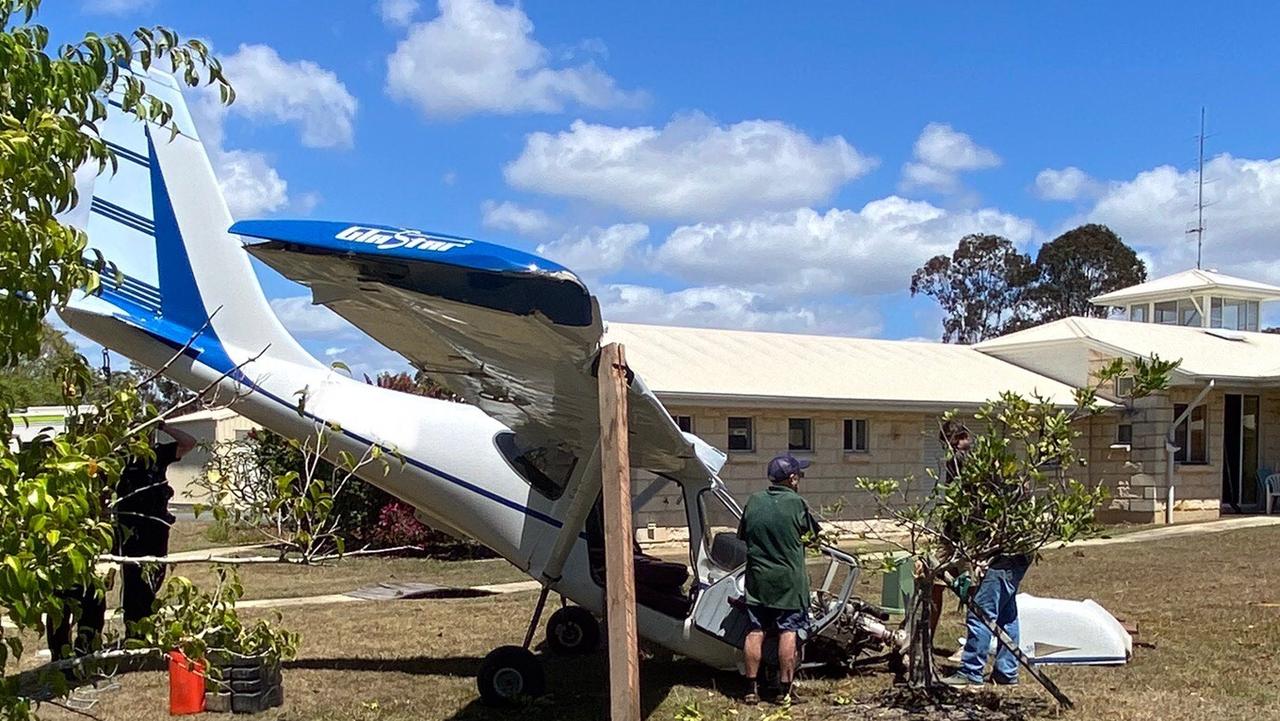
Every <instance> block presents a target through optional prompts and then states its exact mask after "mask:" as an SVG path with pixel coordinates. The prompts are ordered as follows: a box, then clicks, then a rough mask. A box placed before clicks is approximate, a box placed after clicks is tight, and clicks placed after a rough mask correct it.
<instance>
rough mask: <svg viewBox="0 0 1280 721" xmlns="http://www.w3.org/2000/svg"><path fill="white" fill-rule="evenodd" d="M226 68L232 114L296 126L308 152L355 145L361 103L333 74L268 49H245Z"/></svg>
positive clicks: (224, 63)
mask: <svg viewBox="0 0 1280 721" xmlns="http://www.w3.org/2000/svg"><path fill="white" fill-rule="evenodd" d="M222 67H223V71H224V72H225V73H226V75H227V78H228V79H229V80H230V81H231V84H232V85H233V86H234V87H235V89H236V101H235V103H233V104H232V105H231V107H230V108H227V110H228V111H229V112H232V113H234V114H236V115H242V116H244V117H246V118H250V119H252V120H257V121H263V120H265V121H272V122H276V123H291V124H294V125H297V126H298V128H299V130H300V131H301V136H300V139H301V141H302V144H303V145H305V146H307V147H308V148H333V147H350V146H351V143H352V138H353V136H354V134H355V128H354V119H355V114H356V108H357V103H356V99H355V98H354V97H352V95H351V93H350V92H348V91H347V86H346V85H343V83H342V81H341V80H339V79H338V76H337V75H336V74H334V73H333V71H330V70H325V69H324V68H322V67H320V66H319V65H316V64H315V63H313V62H311V61H310V60H295V61H291V62H290V61H285V60H283V59H282V58H281V57H280V54H279V53H277V52H276V51H275V49H274V48H272V47H269V46H267V45H241V46H240V48H239V50H237V51H236V52H235V53H234V54H232V55H229V56H227V57H226V58H224V59H223V61H222Z"/></svg>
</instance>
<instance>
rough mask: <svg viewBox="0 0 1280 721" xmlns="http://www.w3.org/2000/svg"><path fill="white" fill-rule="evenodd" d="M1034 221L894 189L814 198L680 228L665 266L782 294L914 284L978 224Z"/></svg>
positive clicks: (1016, 226)
mask: <svg viewBox="0 0 1280 721" xmlns="http://www.w3.org/2000/svg"><path fill="white" fill-rule="evenodd" d="M1035 232H1036V228H1035V225H1034V223H1032V222H1031V221H1029V220H1025V219H1023V218H1019V217H1017V216H1014V215H1010V214H1008V213H1004V212H1002V211H999V210H995V209H990V208H986V209H981V210H969V211H951V210H945V209H943V208H939V207H937V206H935V205H933V204H931V203H927V202H925V201H915V200H907V199H905V198H900V197H898V196H889V197H887V198H881V199H879V200H874V201H872V202H870V203H867V204H866V205H865V206H863V207H862V209H861V210H857V211H854V210H843V209H838V208H833V209H831V210H828V211H827V212H826V213H819V212H817V211H815V210H812V209H810V208H800V209H798V210H790V211H784V212H775V213H765V214H761V215H757V216H754V217H750V218H747V219H740V220H733V221H728V222H721V223H698V224H696V225H686V226H682V227H679V228H677V229H676V230H675V231H673V232H672V233H671V235H670V236H668V237H667V239H666V241H664V242H663V243H662V245H661V246H659V247H658V248H657V250H656V251H655V253H654V254H653V261H654V264H655V267H657V268H660V269H661V270H663V271H664V272H667V273H671V274H674V275H676V276H679V277H681V278H685V279H687V280H689V281H691V282H694V283H698V284H720V283H724V284H733V285H735V286H739V287H745V288H749V289H752V290H765V289H768V291H769V292H770V293H771V294H775V295H778V296H789V297H797V296H804V295H807V294H820V295H823V294H831V293H848V294H851V295H866V294H878V293H887V292H892V291H897V290H902V289H904V288H906V287H907V285H908V282H909V279H910V276H911V273H912V272H913V271H914V270H915V269H916V268H917V267H919V266H920V265H921V264H922V263H923V262H924V261H926V260H928V259H929V258H930V257H932V256H934V255H937V254H939V253H945V252H950V251H951V250H953V249H954V248H955V245H956V242H957V241H959V239H960V238H961V237H962V236H964V235H965V234H968V233H996V234H999V235H1003V236H1005V237H1008V238H1009V239H1011V240H1013V241H1014V242H1016V243H1019V244H1024V243H1026V242H1027V241H1028V240H1030V239H1031V238H1032V237H1033V236H1034V235H1035Z"/></svg>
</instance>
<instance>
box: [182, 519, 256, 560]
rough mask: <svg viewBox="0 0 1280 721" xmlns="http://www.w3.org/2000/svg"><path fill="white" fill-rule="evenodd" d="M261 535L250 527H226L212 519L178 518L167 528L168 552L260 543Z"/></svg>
mask: <svg viewBox="0 0 1280 721" xmlns="http://www.w3.org/2000/svg"><path fill="white" fill-rule="evenodd" d="M263 541H264V539H263V536H262V534H261V533H259V532H258V531H256V530H254V529H252V528H227V527H226V526H218V525H217V524H215V523H214V522H213V521H203V520H201V521H193V520H190V519H185V518H183V519H179V520H177V521H175V522H174V524H173V527H172V528H170V529H169V553H182V552H183V551H197V550H200V549H203V548H222V547H225V546H241V545H250V544H254V543H262V542H263Z"/></svg>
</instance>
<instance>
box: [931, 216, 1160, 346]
mask: <svg viewBox="0 0 1280 721" xmlns="http://www.w3.org/2000/svg"><path fill="white" fill-rule="evenodd" d="M1146 279H1147V268H1146V265H1145V264H1144V263H1143V262H1142V259H1140V258H1139V257H1138V255H1137V253H1135V252H1134V251H1133V249H1132V248H1130V247H1129V246H1127V245H1125V244H1124V242H1123V241H1121V240H1120V236H1118V235H1116V234H1115V233H1114V232H1113V231H1112V230H1111V229H1110V228H1108V227H1107V226H1105V225H1097V224H1093V223H1090V224H1087V225H1082V226H1080V227H1078V228H1074V229H1072V230H1069V231H1067V232H1065V233H1063V234H1062V235H1060V236H1058V237H1057V238H1054V239H1053V240H1052V241H1050V242H1048V243H1045V244H1044V245H1043V246H1041V247H1040V251H1039V253H1038V254H1037V255H1036V260H1035V262H1032V260H1031V256H1030V255H1027V254H1025V253H1020V252H1018V250H1017V249H1016V248H1015V247H1014V245H1013V243H1012V242H1011V241H1009V240H1008V239H1007V238H1003V237H1001V236H998V235H966V236H965V237H963V238H961V239H960V243H959V244H958V245H957V246H956V249H955V251H954V252H953V253H952V254H951V255H950V256H946V255H938V256H934V257H933V258H930V259H929V261H928V262H926V263H925V264H924V265H923V266H921V267H920V268H919V269H917V270H916V272H915V273H914V274H913V275H912V276H911V286H910V289H911V294H912V295H916V294H917V293H922V294H924V295H928V296H931V297H932V298H934V299H936V300H937V301H938V304H939V305H940V306H941V307H942V311H943V319H942V340H943V341H944V342H948V343H952V342H954V343H964V344H972V343H977V342H979V341H983V340H986V339H987V338H993V337H995V336H998V335H1002V334H1004V333H1011V332H1013V331H1016V330H1021V329H1023V328H1027V327H1030V326H1033V325H1038V324H1041V323H1048V322H1050V321H1054V320H1058V319H1060V318H1067V317H1071V316H1095V317H1100V318H1101V317H1105V316H1106V314H1107V310H1106V309H1105V308H1101V307H1098V306H1095V305H1093V304H1092V303H1090V302H1089V299H1090V298H1093V297H1094V296H1097V295H1100V294H1102V293H1107V292H1110V291H1113V290H1117V289H1119V288H1124V287H1128V286H1131V285H1136V284H1138V283H1141V282H1143V281H1145V280H1146Z"/></svg>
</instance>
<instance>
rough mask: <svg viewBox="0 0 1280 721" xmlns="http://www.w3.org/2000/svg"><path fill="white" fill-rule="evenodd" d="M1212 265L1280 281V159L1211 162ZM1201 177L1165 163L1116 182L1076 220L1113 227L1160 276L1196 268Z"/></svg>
mask: <svg viewBox="0 0 1280 721" xmlns="http://www.w3.org/2000/svg"><path fill="white" fill-rule="evenodd" d="M1204 175H1205V180H1206V182H1205V185H1204V201H1205V206H1206V207H1205V220H1204V222H1205V228H1206V230H1205V233H1204V266H1205V267H1216V268H1218V269H1219V270H1221V271H1223V272H1225V273H1231V274H1233V275H1240V276H1244V277H1247V278H1253V279H1256V280H1262V281H1267V282H1272V283H1280V244H1277V242H1276V233H1277V230H1276V229H1277V228H1280V158H1272V159H1258V160H1253V159H1247V158H1236V157H1233V156H1231V155H1227V154H1223V155H1219V156H1217V157H1215V158H1212V159H1211V160H1209V161H1208V162H1206V163H1205V167H1204ZM1196 185H1197V184H1196V173H1195V171H1194V170H1186V171H1180V170H1178V169H1177V168H1174V167H1172V166H1168V165H1164V166H1160V167H1158V168H1153V169H1151V170H1146V171H1143V172H1141V173H1138V174H1137V175H1136V176H1134V177H1133V178H1132V179H1130V180H1126V181H1122V182H1112V183H1111V184H1110V185H1109V186H1108V188H1107V189H1106V191H1105V192H1104V193H1103V194H1102V195H1101V196H1100V197H1099V198H1098V200H1097V202H1096V203H1095V204H1094V206H1093V207H1092V208H1091V209H1090V210H1089V211H1088V212H1086V213H1085V214H1084V215H1083V216H1082V217H1079V218H1076V219H1073V221H1072V223H1075V222H1077V221H1079V222H1084V221H1088V222H1096V223H1105V224H1106V225H1108V226H1110V227H1111V228H1112V229H1113V230H1115V231H1116V232H1117V233H1119V234H1120V236H1121V237H1122V238H1124V241H1125V242H1126V243H1128V244H1129V245H1132V246H1134V247H1135V248H1137V249H1139V250H1140V251H1142V252H1143V254H1144V255H1145V256H1147V257H1149V258H1150V259H1151V261H1152V263H1153V265H1154V267H1153V268H1152V270H1153V271H1154V274H1157V275H1164V274H1167V273H1172V272H1177V271H1180V270H1186V269H1187V268H1193V267H1195V262H1196V242H1195V237H1194V236H1193V235H1188V234H1187V230H1188V229H1189V228H1191V227H1192V226H1194V225H1195V220H1196V210H1195V205H1196Z"/></svg>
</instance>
